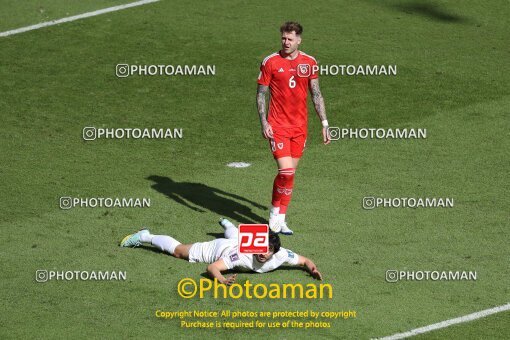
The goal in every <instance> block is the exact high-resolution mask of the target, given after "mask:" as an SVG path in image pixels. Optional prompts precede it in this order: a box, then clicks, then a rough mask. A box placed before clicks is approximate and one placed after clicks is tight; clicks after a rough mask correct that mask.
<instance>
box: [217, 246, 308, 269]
mask: <svg viewBox="0 0 510 340" xmlns="http://www.w3.org/2000/svg"><path fill="white" fill-rule="evenodd" d="M221 258H222V259H223V262H225V266H226V267H227V268H228V269H234V268H237V269H244V270H252V271H254V272H257V273H267V272H270V271H272V270H275V269H276V268H278V267H280V266H281V265H282V264H288V265H291V266H297V264H298V254H295V253H293V252H292V251H290V250H288V249H285V248H282V247H280V250H279V251H278V252H277V253H276V254H274V255H273V256H272V257H271V259H269V260H268V261H266V262H264V263H260V262H259V261H258V260H257V258H256V257H255V256H253V254H241V253H239V249H238V248H237V247H234V248H233V249H231V250H230V252H229V253H228V254H226V255H224V256H222V257H221Z"/></svg>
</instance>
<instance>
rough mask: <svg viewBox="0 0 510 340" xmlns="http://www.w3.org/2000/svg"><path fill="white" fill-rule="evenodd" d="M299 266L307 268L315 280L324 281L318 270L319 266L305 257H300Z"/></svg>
mask: <svg viewBox="0 0 510 340" xmlns="http://www.w3.org/2000/svg"><path fill="white" fill-rule="evenodd" d="M298 256H299V257H298V265H299V266H301V267H305V268H306V270H308V272H309V273H310V275H312V277H313V278H315V279H317V280H320V281H322V274H321V273H320V272H319V271H318V270H317V266H316V265H315V263H313V261H312V260H310V259H309V258H306V257H304V256H301V255H298Z"/></svg>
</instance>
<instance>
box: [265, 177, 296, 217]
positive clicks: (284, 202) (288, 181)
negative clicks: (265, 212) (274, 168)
mask: <svg viewBox="0 0 510 340" xmlns="http://www.w3.org/2000/svg"><path fill="white" fill-rule="evenodd" d="M294 172H295V170H294V168H285V169H279V170H278V175H276V177H275V179H274V183H273V199H272V202H271V204H272V205H273V207H280V214H284V213H285V211H287V206H288V205H289V203H290V198H291V197H292V187H293V186H294ZM282 209H284V210H285V211H283V212H282Z"/></svg>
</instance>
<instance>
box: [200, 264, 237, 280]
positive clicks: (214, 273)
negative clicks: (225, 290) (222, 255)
mask: <svg viewBox="0 0 510 340" xmlns="http://www.w3.org/2000/svg"><path fill="white" fill-rule="evenodd" d="M226 270H228V268H227V266H226V265H225V262H224V261H223V259H219V260H218V261H216V262H214V263H211V264H210V265H208V266H207V273H209V276H211V278H212V279H216V280H218V282H219V283H223V284H226V285H227V286H230V285H231V284H233V283H234V282H235V280H236V277H237V274H234V275H232V276H229V277H225V276H223V274H222V273H221V272H223V271H226Z"/></svg>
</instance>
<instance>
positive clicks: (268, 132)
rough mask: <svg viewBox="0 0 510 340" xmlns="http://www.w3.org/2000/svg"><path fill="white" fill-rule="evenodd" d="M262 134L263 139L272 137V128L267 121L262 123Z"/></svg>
mask: <svg viewBox="0 0 510 340" xmlns="http://www.w3.org/2000/svg"><path fill="white" fill-rule="evenodd" d="M262 136H264V138H265V139H272V138H273V128H272V127H271V125H270V124H269V123H267V122H266V123H264V124H262Z"/></svg>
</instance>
